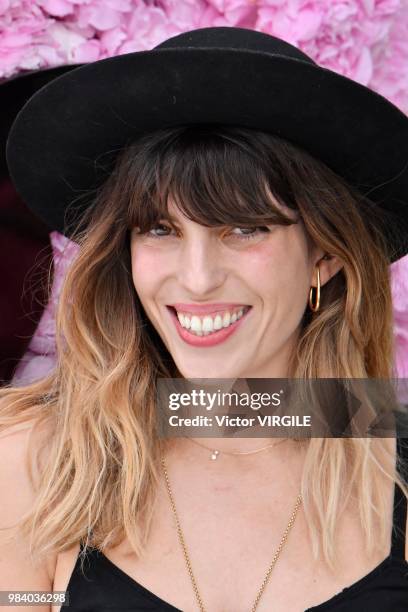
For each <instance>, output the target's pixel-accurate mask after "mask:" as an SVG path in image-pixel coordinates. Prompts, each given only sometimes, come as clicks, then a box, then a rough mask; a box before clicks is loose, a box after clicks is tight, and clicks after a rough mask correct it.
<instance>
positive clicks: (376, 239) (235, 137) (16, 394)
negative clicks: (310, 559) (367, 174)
mask: <svg viewBox="0 0 408 612" xmlns="http://www.w3.org/2000/svg"><path fill="white" fill-rule="evenodd" d="M270 193H273V195H274V196H275V198H276V199H277V200H278V201H279V202H280V203H282V204H284V205H286V206H288V207H289V208H291V209H293V210H295V211H297V214H298V218H300V219H301V220H302V222H303V223H304V227H305V230H306V234H307V237H308V240H309V243H310V244H312V243H314V244H316V245H318V246H320V247H321V248H322V249H323V250H324V251H325V252H327V253H330V254H332V255H335V256H337V257H338V258H340V259H341V260H342V262H343V264H344V265H343V267H342V269H341V270H340V271H339V272H338V273H337V274H335V275H334V276H333V277H332V278H331V279H330V280H329V281H328V282H327V283H326V284H325V285H324V286H323V287H322V290H321V305H320V309H319V311H318V312H316V313H312V312H311V311H310V310H308V309H305V313H304V317H303V319H302V321H300V322H299V324H300V329H301V333H300V337H299V342H298V345H297V346H296V352H295V353H294V354H293V356H292V362H291V375H292V376H293V377H296V378H320V377H321V378H324V377H327V378H330V377H343V378H369V377H375V378H377V377H378V378H385V379H389V378H391V377H392V376H394V375H395V372H394V369H393V367H394V366H393V363H394V344H393V314H392V300H391V290H390V268H389V260H388V253H387V250H386V244H385V241H384V239H383V235H382V232H380V231H379V230H378V226H377V225H375V224H374V223H371V222H369V221H367V219H374V215H375V214H378V215H380V213H379V209H378V207H374V206H373V203H372V202H370V200H369V199H367V198H366V197H365V196H364V195H363V194H361V193H360V192H357V191H356V190H355V189H354V188H353V187H352V186H351V185H349V184H347V183H346V182H345V181H344V180H343V179H341V178H340V177H339V176H338V175H337V174H336V173H335V172H333V171H332V170H331V169H330V168H328V167H327V166H326V165H325V164H324V163H322V162H320V161H319V160H317V159H315V158H314V157H313V156H312V155H311V154H309V153H308V152H306V151H304V150H301V149H300V148H298V147H297V146H295V145H294V144H292V143H290V142H288V141H286V140H283V139H281V138H280V137H278V136H276V135H272V134H269V133H265V132H262V131H256V130H250V129H247V128H244V127H239V126H214V125H208V126H180V127H176V128H168V129H162V130H158V131H155V132H150V133H147V134H143V135H141V136H140V138H139V139H138V140H137V141H134V142H130V143H129V144H128V145H127V146H126V147H125V148H124V149H123V150H121V151H120V152H119V153H118V154H117V157H116V160H115V164H114V166H112V168H111V169H110V171H109V174H108V175H107V178H106V180H105V181H104V182H103V184H102V185H101V186H100V188H99V189H97V190H95V192H92V193H91V194H88V195H91V196H92V202H93V203H92V206H90V207H89V208H88V210H87V211H86V213H84V215H83V216H81V222H80V223H81V224H80V225H78V226H77V231H76V233H75V236H74V237H75V240H76V241H77V242H78V243H79V245H80V249H79V253H78V256H77V257H76V259H75V260H74V262H73V264H72V266H71V267H70V269H69V272H68V274H67V276H66V279H65V282H64V286H63V290H62V293H61V297H60V301H59V307H58V313H57V352H58V358H57V364H56V368H55V370H54V371H53V373H52V374H50V375H49V376H47V377H46V378H43V379H41V380H39V381H37V382H35V383H32V384H29V385H27V386H24V387H19V388H17V387H12V386H11V385H9V386H8V387H6V388H3V389H2V390H1V392H0V400H1V401H0V407H1V410H0V431H5V430H6V429H7V428H8V427H10V426H12V425H15V424H18V423H23V422H34V423H35V425H36V427H37V426H38V427H39V426H41V425H46V426H47V429H48V428H49V429H48V430H49V431H52V436H47V437H46V439H45V440H44V443H43V445H41V448H36V449H34V455H33V462H34V463H35V464H36V465H37V466H38V467H39V470H38V474H39V478H38V482H36V483H35V487H36V491H37V495H36V499H35V503H34V506H33V507H32V508H31V510H30V512H29V513H28V514H27V515H25V516H24V517H23V519H22V520H21V521H20V523H19V528H20V529H21V530H22V532H23V533H25V534H26V535H29V536H30V554H32V555H34V556H41V555H43V554H47V553H50V552H55V551H57V552H59V551H62V550H65V549H67V548H69V547H70V546H72V545H73V544H75V543H76V542H78V541H83V542H85V546H86V545H92V546H95V547H97V548H99V549H100V550H104V549H105V548H106V547H108V546H115V545H116V544H118V543H120V542H121V541H122V540H123V539H124V538H125V537H127V538H128V539H129V541H130V543H131V545H132V547H133V549H134V551H135V553H136V554H137V555H139V554H141V553H142V552H143V549H144V547H145V545H146V538H147V535H148V532H149V527H150V524H151V518H152V511H153V504H154V498H155V492H156V490H157V484H158V481H159V477H160V474H159V471H160V462H159V459H160V453H161V452H162V450H163V448H162V445H163V444H164V442H163V441H162V440H160V439H159V437H158V432H157V422H156V382H157V380H158V378H159V377H171V378H178V377H181V374H180V372H178V371H177V368H176V366H175V364H174V362H173V360H172V357H171V355H170V354H169V353H168V351H167V349H166V347H165V346H164V344H163V342H162V340H161V338H160V336H159V335H158V333H157V332H156V330H155V328H154V327H153V326H152V324H151V323H150V321H149V319H148V318H147V316H146V314H145V312H144V310H143V308H142V305H141V303H140V301H139V299H138V296H137V294H136V292H135V288H134V285H133V282H132V275H131V262H130V247H129V235H130V230H131V228H132V227H134V226H138V227H139V228H140V230H141V231H142V232H144V231H147V230H148V229H149V228H150V227H151V226H152V225H153V224H154V223H156V222H158V220H159V219H162V218H163V217H165V215H166V212H167V203H168V197H169V196H171V197H172V198H173V200H174V201H175V202H176V203H177V206H178V207H179V208H180V210H181V211H182V212H183V213H184V214H185V215H186V216H187V217H188V218H189V219H191V220H193V221H196V222H197V223H201V224H203V225H206V226H216V225H227V226H230V225H234V226H236V225H237V224H238V223H242V224H246V225H250V226H254V225H255V224H259V222H263V223H269V224H271V223H278V224H284V225H288V224H290V223H293V222H294V221H293V220H290V219H289V218H288V217H286V216H285V215H284V214H283V212H282V210H279V209H278V207H277V206H275V204H274V202H273V201H272V199H271V197H270ZM376 211H377V212H376ZM376 228H377V229H376ZM301 443H302V444H305V445H306V446H307V448H306V459H305V464H304V469H303V475H302V494H303V499H304V512H305V513H306V518H307V524H308V525H309V529H310V534H311V538H312V544H313V554H314V555H315V556H316V557H317V556H318V555H319V551H321V552H322V555H323V559H324V560H325V561H326V563H327V564H328V565H329V566H330V567H333V563H334V562H335V559H336V556H337V555H336V550H337V549H336V538H335V535H336V524H337V519H338V517H339V516H340V513H341V512H342V509H343V508H344V504H345V503H346V502H347V500H348V499H350V496H351V495H356V496H357V497H356V499H358V508H359V517H360V520H361V526H362V529H363V533H364V536H365V542H366V549H367V551H368V552H369V553H370V552H372V551H373V550H374V549H375V547H376V545H377V546H380V547H381V546H385V543H386V541H387V539H388V537H389V531H388V528H387V525H386V524H385V520H384V517H385V516H386V510H387V504H386V500H385V499H384V496H383V494H382V491H383V489H382V485H383V482H384V479H389V480H392V481H393V482H397V483H398V484H399V485H400V486H401V488H402V489H403V491H404V493H405V495H408V489H407V487H406V486H405V484H404V482H403V480H402V479H401V477H400V475H399V474H398V472H397V471H396V470H395V467H394V465H393V463H392V462H390V457H391V454H390V451H389V450H387V445H386V444H385V443H384V440H382V439H369V438H366V439H363V438H347V439H335V438H330V439H329V438H328V439H323V438H317V439H310V440H308V441H303V442H301ZM30 452H31V451H30ZM43 453H44V454H43ZM41 456H42V458H41Z"/></svg>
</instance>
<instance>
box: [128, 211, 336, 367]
mask: <svg viewBox="0 0 408 612" xmlns="http://www.w3.org/2000/svg"><path fill="white" fill-rule="evenodd" d="M289 210H290V209H285V212H288V211H289ZM290 212H291V215H292V216H293V215H294V213H293V211H290ZM169 213H170V215H171V216H172V217H173V220H172V222H170V221H168V220H160V223H159V225H156V226H155V227H154V228H152V229H151V230H150V231H149V232H147V233H146V234H138V233H137V228H134V230H133V231H132V234H131V259H132V276H133V282H134V286H135V289H136V292H137V294H138V296H139V299H140V301H141V303H142V305H143V308H144V310H145V312H146V314H147V316H148V317H149V319H150V321H151V322H152V324H153V325H154V327H155V328H156V330H157V332H158V333H159V335H160V337H161V338H162V340H163V342H164V344H165V345H166V347H167V349H168V351H169V352H170V354H171V355H172V357H173V360H174V362H175V364H176V366H177V368H178V370H179V372H180V373H181V375H182V376H184V377H185V378H235V377H237V378H245V377H248V378H269V377H270V378H272V377H278V378H281V377H282V378H284V377H286V376H288V373H287V362H288V359H289V355H290V351H291V350H292V348H293V346H294V344H296V341H297V337H298V331H299V324H300V321H301V319H302V316H303V313H304V311H305V308H307V307H308V306H307V304H308V298H309V290H310V286H311V285H312V284H313V285H314V286H316V281H317V276H316V272H315V271H314V264H315V263H316V262H317V261H318V260H319V259H320V258H321V257H322V256H323V255H324V253H323V252H322V251H318V250H315V251H314V252H313V253H312V254H309V253H308V249H307V241H306V234H305V231H304V228H303V224H302V223H297V224H293V225H289V226H282V225H271V226H266V227H265V226H260V227H258V228H256V229H250V230H246V229H245V228H243V227H240V226H237V227H222V228H220V227H216V228H207V227H204V226H202V225H199V224H197V223H195V222H193V221H190V220H189V219H187V218H186V217H185V216H184V215H182V213H180V212H179V210H178V209H177V208H176V206H175V205H174V202H172V201H171V200H170V201H169ZM329 265H330V264H329V262H327V261H322V262H321V264H320V282H321V285H322V284H324V282H326V281H327V280H328V278H329V277H330V275H331V274H330V270H329ZM331 265H332V266H333V263H332V264H331ZM332 273H334V270H333V269H332ZM175 304H176V305H177V310H178V312H179V314H183V315H185V317H186V319H184V320H185V322H186V324H187V326H190V330H189V329H185V328H183V327H182V326H181V324H180V322H179V320H178V318H177V315H176V313H175V311H174V310H173V309H172V308H169V306H171V305H173V306H174V305H175ZM248 307H249V310H248ZM240 311H241V312H242V311H243V314H242V316H241V317H240V318H239V319H238V320H236V321H235V317H234V313H237V312H238V313H239V312H240ZM206 313H207V314H206ZM234 321H235V322H234ZM200 325H201V333H200ZM203 325H204V327H203ZM214 328H215V332H213V333H208V331H206V330H211V329H214ZM217 328H218V329H217ZM203 330H204V331H203ZM194 331H195V333H194Z"/></svg>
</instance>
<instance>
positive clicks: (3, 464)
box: [0, 422, 57, 612]
mask: <svg viewBox="0 0 408 612" xmlns="http://www.w3.org/2000/svg"><path fill="white" fill-rule="evenodd" d="M37 425H38V424H37V423H35V422H27V423H24V424H19V425H16V426H12V427H8V428H6V429H3V430H2V431H1V433H0V497H1V500H2V503H1V504H0V527H1V530H0V590H19V591H26V590H44V591H51V590H52V584H53V577H54V572H55V566H56V561H57V556H56V555H54V556H52V557H50V558H48V559H47V560H46V561H44V562H43V563H41V564H39V563H37V564H35V565H34V564H33V562H32V559H31V558H30V555H29V554H28V544H27V541H26V539H25V538H23V536H22V534H21V533H20V531H19V529H18V527H17V524H18V523H19V521H20V520H21V519H22V518H23V517H24V516H25V515H26V513H27V512H28V511H29V510H30V509H31V507H32V504H33V501H34V500H35V488H34V487H33V483H32V481H31V479H30V477H29V473H30V469H31V472H32V475H33V477H34V483H35V476H36V469H35V466H33V465H31V458H32V450H36V447H37V446H38V445H40V444H42V442H43V436H44V435H47V434H48V432H47V431H46V428H44V426H42V425H41V426H37ZM29 468H30V469H29ZM7 609H8V608H6V610H7ZM10 609H11V608H10ZM49 610H50V607H49V606H38V612H45V611H47V612H48V611H49Z"/></svg>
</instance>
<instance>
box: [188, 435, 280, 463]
mask: <svg viewBox="0 0 408 612" xmlns="http://www.w3.org/2000/svg"><path fill="white" fill-rule="evenodd" d="M186 439H187V440H190V442H194V444H198V446H201V447H202V448H205V449H206V450H208V451H209V452H210V453H211V454H210V459H212V460H213V461H215V460H216V459H218V455H219V454H220V453H221V454H222V455H253V454H255V453H260V452H261V451H263V450H266V449H267V448H273V447H274V446H277V445H278V444H280V443H282V442H283V440H279V441H278V442H275V444H268V445H267V446H262V448H256V449H255V450H250V451H242V452H241V451H219V450H216V449H212V448H208V446H205V444H201V442H197V440H194V439H193V438H189V437H186Z"/></svg>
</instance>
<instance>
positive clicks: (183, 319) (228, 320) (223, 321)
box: [167, 305, 252, 337]
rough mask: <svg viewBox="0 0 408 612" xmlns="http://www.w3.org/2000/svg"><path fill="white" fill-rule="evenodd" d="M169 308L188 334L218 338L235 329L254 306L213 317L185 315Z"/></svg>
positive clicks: (216, 314) (213, 315)
mask: <svg viewBox="0 0 408 612" xmlns="http://www.w3.org/2000/svg"><path fill="white" fill-rule="evenodd" d="M167 308H168V309H169V311H170V312H171V314H172V317H173V318H174V319H175V322H176V323H177V325H178V326H180V328H181V329H182V330H183V331H184V332H185V333H187V334H189V335H190V334H191V336H194V337H202V336H217V335H219V334H221V332H226V330H228V329H230V328H234V327H235V326H236V324H237V323H238V322H239V321H241V319H243V318H245V315H246V314H247V313H248V312H249V311H250V310H251V309H252V306H242V307H241V308H235V309H234V311H233V314H232V315H231V312H230V311H227V310H226V311H218V312H216V311H215V312H214V313H213V314H212V315H209V314H208V315H200V316H198V315H192V314H191V313H189V314H186V315H184V313H178V312H177V310H176V309H175V308H174V306H169V305H167Z"/></svg>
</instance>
